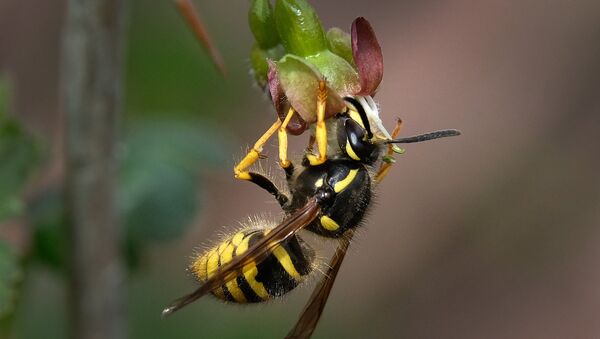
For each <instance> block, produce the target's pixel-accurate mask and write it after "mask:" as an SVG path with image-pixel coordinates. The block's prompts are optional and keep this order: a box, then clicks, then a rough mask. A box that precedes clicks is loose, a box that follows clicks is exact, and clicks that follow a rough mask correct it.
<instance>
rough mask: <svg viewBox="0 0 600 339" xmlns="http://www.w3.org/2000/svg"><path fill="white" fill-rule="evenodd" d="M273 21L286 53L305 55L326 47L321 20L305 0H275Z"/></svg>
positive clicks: (315, 52) (313, 53)
mask: <svg viewBox="0 0 600 339" xmlns="http://www.w3.org/2000/svg"><path fill="white" fill-rule="evenodd" d="M275 23H276V26H277V31H278V32H279V37H280V38H281V42H282V44H283V46H284V47H285V49H286V52H287V53H290V54H295V55H298V56H301V57H307V56H311V55H315V54H317V53H319V52H321V51H324V50H326V49H327V39H326V38H325V33H324V32H323V28H322V27H321V21H320V20H319V17H318V16H317V13H316V12H315V10H314V9H313V8H312V7H311V6H310V5H309V4H308V3H307V2H306V1H305V0H277V2H276V3H275Z"/></svg>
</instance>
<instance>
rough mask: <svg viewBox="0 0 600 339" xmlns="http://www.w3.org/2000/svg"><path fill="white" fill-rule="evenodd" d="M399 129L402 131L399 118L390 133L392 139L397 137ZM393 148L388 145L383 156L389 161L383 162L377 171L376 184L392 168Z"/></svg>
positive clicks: (391, 145)
mask: <svg viewBox="0 0 600 339" xmlns="http://www.w3.org/2000/svg"><path fill="white" fill-rule="evenodd" d="M401 129H402V120H401V119H400V118H398V120H396V127H394V130H393V131H392V139H396V138H397V137H398V135H399V134H400V130H401ZM394 147H396V146H395V145H393V144H389V145H388V149H387V153H386V155H385V156H386V157H388V158H390V160H389V161H387V162H385V161H384V162H383V163H382V164H381V166H380V167H379V170H378V171H377V174H376V175H375V183H376V184H378V183H380V182H381V181H382V180H383V178H385V176H386V175H387V174H388V172H389V171H390V169H391V168H392V165H393V164H394V162H393V158H391V157H392V155H393V154H394Z"/></svg>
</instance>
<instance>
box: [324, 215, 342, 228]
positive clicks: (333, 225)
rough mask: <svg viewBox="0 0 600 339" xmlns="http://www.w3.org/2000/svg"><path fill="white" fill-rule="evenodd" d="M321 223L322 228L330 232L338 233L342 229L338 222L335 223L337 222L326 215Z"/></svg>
mask: <svg viewBox="0 0 600 339" xmlns="http://www.w3.org/2000/svg"><path fill="white" fill-rule="evenodd" d="M320 221H321V226H323V228H325V229H326V230H328V231H332V232H333V231H337V230H338V229H339V228H340V225H338V223H337V222H335V220H333V219H331V218H330V217H328V216H326V215H324V216H322V217H321V219H320Z"/></svg>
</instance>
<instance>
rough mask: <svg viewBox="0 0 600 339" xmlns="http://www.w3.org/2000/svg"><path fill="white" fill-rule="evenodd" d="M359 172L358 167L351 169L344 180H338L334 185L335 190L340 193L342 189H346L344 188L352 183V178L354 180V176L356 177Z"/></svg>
mask: <svg viewBox="0 0 600 339" xmlns="http://www.w3.org/2000/svg"><path fill="white" fill-rule="evenodd" d="M357 173H358V169H352V170H350V172H348V176H346V177H345V178H344V180H342V181H338V182H337V183H336V184H335V185H334V186H333V190H334V191H335V192H336V193H339V192H341V191H343V190H344V188H346V187H348V185H350V183H351V182H352V180H354V178H355V177H356V174H357Z"/></svg>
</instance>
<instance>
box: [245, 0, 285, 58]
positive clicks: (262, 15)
mask: <svg viewBox="0 0 600 339" xmlns="http://www.w3.org/2000/svg"><path fill="white" fill-rule="evenodd" d="M248 22H249V23H250V30H251V31H252V34H253V35H254V38H255V39H256V42H257V43H258V46H260V48H262V49H269V48H273V47H275V46H276V45H277V44H279V35H278V34H277V28H276V27H275V17H274V16H273V8H272V7H271V2H270V1H269V0H252V4H250V10H249V11H248Z"/></svg>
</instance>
